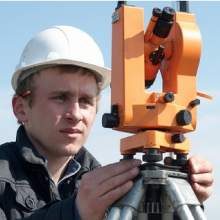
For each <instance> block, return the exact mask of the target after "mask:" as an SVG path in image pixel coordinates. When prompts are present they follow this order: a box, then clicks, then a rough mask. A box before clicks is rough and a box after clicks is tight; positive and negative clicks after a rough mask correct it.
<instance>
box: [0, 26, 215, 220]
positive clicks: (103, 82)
mask: <svg viewBox="0 0 220 220" xmlns="http://www.w3.org/2000/svg"><path fill="white" fill-rule="evenodd" d="M109 83H110V70H108V69H106V68H104V63H103V58H102V54H101V52H100V50H99V48H98V46H97V45H96V44H95V42H94V41H93V40H92V38H91V37H90V36H88V35H87V34H86V33H85V32H82V31H81V30H79V29H76V28H73V27H67V26H57V27H52V28H49V29H46V30H45V31H43V32H41V33H39V34H38V35H37V36H35V37H34V38H33V39H32V40H31V41H30V42H29V43H28V44H27V46H26V47H25V49H24V51H23V53H22V55H21V58H20V62H19V64H18V65H17V67H16V71H15V73H14V75H13V77H12V86H13V88H14V90H15V93H16V94H15V96H14V97H13V100H12V106H13V111H14V114H15V116H16V118H17V119H18V122H19V123H20V124H21V126H20V127H19V129H18V132H17V138H16V142H11V143H6V144H3V145H2V146H1V148H0V167H1V170H0V219H1V220H6V219H7V220H12V219H28V220H34V219H41V220H46V219H53V220H61V219H74V220H76V219H81V220H88V219H90V220H101V219H103V218H104V216H105V213H106V210H107V209H108V207H109V206H110V205H111V204H112V203H113V202H114V201H115V200H117V199H118V198H120V197H121V196H123V195H124V194H125V193H126V192H128V191H129V190H130V189H131V188H132V186H133V182H132V179H133V178H134V177H136V176H137V175H138V174H139V168H138V167H139V166H140V164H141V161H140V160H135V159H134V160H127V161H122V162H118V163H115V164H111V165H108V166H105V167H100V164H99V163H98V162H97V161H96V159H95V158H94V157H93V156H92V155H91V154H90V153H89V152H88V151H87V150H86V149H85V148H84V147H83V145H84V143H85V142H86V140H87V138H88V135H89V132H90V129H91V126H92V124H93V122H94V119H95V115H96V112H97V109H98V101H99V98H100V91H101V90H102V89H104V88H105V87H106V86H107V85H108V84H109ZM190 167H191V172H192V181H193V183H192V185H193V189H194V190H195V192H196V194H197V196H198V198H199V200H200V202H204V201H205V200H206V199H207V198H208V197H209V196H210V194H211V190H212V182H213V178H212V174H211V171H212V165H211V164H210V163H209V162H206V161H205V160H204V159H203V158H201V157H199V156H194V157H192V158H191V159H190Z"/></svg>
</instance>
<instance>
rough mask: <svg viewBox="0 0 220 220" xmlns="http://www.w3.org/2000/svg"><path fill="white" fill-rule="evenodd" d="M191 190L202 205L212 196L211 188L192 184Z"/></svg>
mask: <svg viewBox="0 0 220 220" xmlns="http://www.w3.org/2000/svg"><path fill="white" fill-rule="evenodd" d="M192 188H193V190H194V192H195V194H196V195H197V197H198V200H199V201H200V202H201V203H203V202H204V201H205V200H206V199H207V198H208V197H210V196H211V194H212V187H211V186H206V185H201V184H198V183H192Z"/></svg>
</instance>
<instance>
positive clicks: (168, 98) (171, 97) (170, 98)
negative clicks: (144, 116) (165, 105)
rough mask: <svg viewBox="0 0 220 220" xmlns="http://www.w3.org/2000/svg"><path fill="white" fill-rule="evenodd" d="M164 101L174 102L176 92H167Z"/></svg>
mask: <svg viewBox="0 0 220 220" xmlns="http://www.w3.org/2000/svg"><path fill="white" fill-rule="evenodd" d="M163 100H164V102H172V101H173V100H174V94H173V93H172V92H167V93H166V94H165V96H164V97H163Z"/></svg>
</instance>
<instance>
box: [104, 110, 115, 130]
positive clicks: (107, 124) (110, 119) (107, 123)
mask: <svg viewBox="0 0 220 220" xmlns="http://www.w3.org/2000/svg"><path fill="white" fill-rule="evenodd" d="M118 125H119V117H118V115H115V114H108V113H105V114H104V115H103V116H102V126H103V127H104V128H114V127H118Z"/></svg>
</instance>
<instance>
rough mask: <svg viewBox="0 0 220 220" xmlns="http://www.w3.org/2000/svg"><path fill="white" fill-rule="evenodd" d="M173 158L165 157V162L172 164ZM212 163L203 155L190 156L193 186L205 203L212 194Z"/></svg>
mask: <svg viewBox="0 0 220 220" xmlns="http://www.w3.org/2000/svg"><path fill="white" fill-rule="evenodd" d="M171 161H172V159H171V158H169V157H168V158H165V161H164V163H165V164H171ZM212 169H213V167H212V164H211V163H210V162H209V161H206V160H205V159H204V158H202V157H201V156H198V155H195V156H192V157H190V158H189V174H191V180H192V188H193V190H194V192H195V194H196V196H197V198H198V200H199V201H200V202H201V203H203V202H204V201H205V200H206V199H208V198H209V196H211V194H212V184H213V181H214V179H213V176H212Z"/></svg>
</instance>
